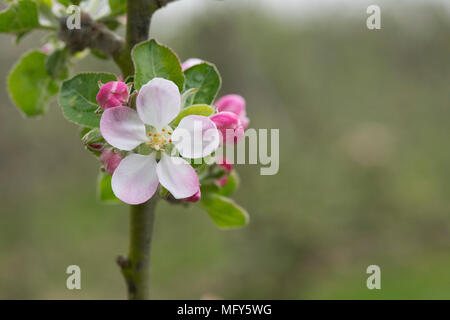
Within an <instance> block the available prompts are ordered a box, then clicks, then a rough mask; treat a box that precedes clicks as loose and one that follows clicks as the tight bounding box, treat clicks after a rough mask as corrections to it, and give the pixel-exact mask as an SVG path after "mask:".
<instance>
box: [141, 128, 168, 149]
mask: <svg viewBox="0 0 450 320" xmlns="http://www.w3.org/2000/svg"><path fill="white" fill-rule="evenodd" d="M171 135H172V131H169V130H166V129H164V128H162V129H161V132H149V133H148V136H149V138H150V140H149V141H148V142H147V143H146V144H147V145H148V146H150V147H152V148H154V149H155V150H156V151H165V150H164V149H163V147H164V146H165V145H167V144H168V143H172V139H171V138H170V136H171Z"/></svg>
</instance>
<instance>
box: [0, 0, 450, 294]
mask: <svg viewBox="0 0 450 320" xmlns="http://www.w3.org/2000/svg"><path fill="white" fill-rule="evenodd" d="M311 2H312V1H311ZM372 3H373V2H366V1H314V4H311V3H308V1H301V0H297V1H288V0H284V1H279V0H277V1H275V0H274V1H256V0H255V1H228V0H225V1H213V0H198V1H194V0H181V1H179V2H176V3H173V4H171V5H170V6H168V7H167V8H165V9H163V10H161V11H160V12H158V13H157V14H156V15H155V17H154V19H153V22H152V31H151V34H152V36H153V37H156V38H158V39H159V40H160V41H161V42H163V43H165V44H167V45H169V46H170V47H172V48H173V49H174V50H175V51H176V52H177V53H178V55H179V56H180V57H181V58H182V59H187V58H189V57H200V58H204V59H206V60H209V61H212V62H214V63H216V64H217V66H218V68H219V70H220V72H221V74H222V77H223V87H222V91H221V94H227V93H239V94H241V95H243V96H244V97H245V98H246V99H247V104H248V105H247V108H248V114H249V116H250V118H251V126H252V127H254V128H279V129H280V140H281V141H280V171H279V173H278V174H277V175H274V176H260V174H259V166H255V165H253V166H252V165H241V166H239V167H238V172H239V173H240V175H241V180H242V181H241V187H240V189H239V191H238V193H236V194H235V196H234V198H235V199H236V200H237V201H238V203H240V204H241V205H242V206H244V207H245V208H246V209H247V210H248V211H249V213H250V215H251V222H250V224H249V225H248V227H246V228H244V229H240V230H233V231H222V230H219V229H218V228H216V227H215V225H214V224H213V223H212V221H211V220H210V218H209V217H208V215H207V214H206V213H205V212H204V211H202V209H201V208H200V207H198V206H195V205H194V206H191V207H190V208H189V209H184V208H181V207H178V206H171V205H169V204H167V203H160V204H159V206H158V210H157V211H158V212H157V217H156V225H155V232H154V239H153V251H152V297H153V298H155V299H200V298H204V297H219V298H225V299H325V298H326V299H328V298H331V299H334V298H336V299H349V298H352V299H381V298H384V299H394V298H395V299H413V298H414V299H443V298H447V299H448V298H450V245H449V244H450V219H449V218H450V217H449V215H450V196H449V195H450V149H449V146H448V141H449V137H450V126H449V122H450V105H449V101H450V90H449V84H450V63H449V57H450V40H449V39H450V13H449V12H450V11H449V6H448V3H446V2H445V1H425V0H424V1H393V0H392V1H378V4H379V5H380V6H381V9H382V29H381V30H377V31H369V30H368V29H367V28H366V22H365V21H366V18H367V17H368V15H367V14H366V12H365V11H366V8H367V5H368V4H372ZM43 36H44V34H41V33H34V34H33V35H32V36H28V37H26V38H25V39H24V40H23V41H22V42H21V43H20V44H19V45H14V43H13V40H12V38H11V37H10V36H7V35H0V47H1V53H0V150H1V153H0V181H1V184H0V203H1V205H0V218H1V222H0V298H2V299H121V298H124V297H125V284H124V281H123V279H122V277H121V275H120V272H119V269H118V267H117V266H116V265H115V263H114V260H115V257H116V256H117V255H119V254H124V253H126V252H127V246H128V209H127V206H125V205H116V206H111V205H109V206H108V205H103V204H101V203H99V202H97V200H96V195H95V184H96V176H97V172H98V168H99V165H98V163H97V161H96V160H95V158H94V157H92V156H91V155H90V154H89V153H88V152H87V151H85V150H84V149H83V147H82V145H81V143H80V141H79V136H78V130H77V127H76V126H75V125H73V124H71V123H69V122H67V121H66V120H65V119H64V118H63V116H62V112H61V110H60V109H59V107H58V106H57V104H56V102H54V103H52V105H51V106H50V110H49V112H48V114H46V115H45V116H43V117H42V118H40V119H38V120H36V119H24V118H23V117H22V116H21V114H20V113H19V112H18V111H17V110H16V109H15V107H14V106H13V104H12V103H11V102H10V99H9V97H8V94H7V92H6V88H5V87H6V81H5V79H6V76H7V73H8V70H9V69H10V68H11V66H12V65H13V63H14V62H15V61H16V60H17V58H18V56H19V55H21V54H22V53H23V52H24V51H26V50H28V49H29V48H33V47H39V45H40V41H41V38H42V37H43ZM91 70H98V71H113V72H117V73H118V70H117V68H116V67H115V66H114V65H113V64H112V63H108V62H104V61H101V60H98V59H96V58H94V57H89V58H86V59H84V60H83V61H81V62H80V63H78V64H77V65H76V67H75V70H74V74H75V73H76V72H81V71H91ZM23 94H26V92H24V93H23ZM71 264H76V265H79V266H80V267H81V270H82V289H81V290H74V291H69V290H67V289H66V286H65V282H66V277H67V275H66V273H65V271H66V268H67V266H68V265H71ZM371 264H376V265H379V266H380V267H381V273H382V279H381V286H382V289H381V290H368V289H367V288H366V278H367V277H368V275H367V274H366V268H367V266H369V265H371Z"/></svg>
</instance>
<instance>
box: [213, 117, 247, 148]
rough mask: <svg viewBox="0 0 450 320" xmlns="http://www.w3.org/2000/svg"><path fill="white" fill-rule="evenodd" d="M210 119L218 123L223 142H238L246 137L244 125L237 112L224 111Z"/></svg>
mask: <svg viewBox="0 0 450 320" xmlns="http://www.w3.org/2000/svg"><path fill="white" fill-rule="evenodd" d="M210 119H211V120H212V122H214V123H215V124H216V127H217V130H219V132H220V136H221V140H222V143H224V144H236V143H238V142H239V141H241V139H242V138H243V137H244V127H243V126H242V124H241V120H240V119H239V117H238V116H237V115H236V114H234V113H232V112H229V111H223V112H219V113H216V114H214V115H212V116H211V117H210Z"/></svg>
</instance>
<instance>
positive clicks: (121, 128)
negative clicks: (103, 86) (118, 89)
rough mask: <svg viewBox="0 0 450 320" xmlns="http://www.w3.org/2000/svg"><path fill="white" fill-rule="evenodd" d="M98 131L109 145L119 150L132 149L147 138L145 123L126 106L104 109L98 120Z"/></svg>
mask: <svg viewBox="0 0 450 320" xmlns="http://www.w3.org/2000/svg"><path fill="white" fill-rule="evenodd" d="M100 132H101V134H102V136H103V138H105V140H106V141H107V142H108V143H109V144H110V145H112V146H113V147H116V148H118V149H121V150H127V151H130V150H133V149H134V148H136V147H137V146H138V145H140V144H141V143H143V142H145V141H147V140H148V139H147V137H146V135H145V125H144V124H143V123H142V121H141V120H140V119H139V116H138V115H137V113H136V111H134V110H133V109H131V108H128V107H116V108H110V109H106V110H105V111H104V112H103V115H102V118H101V120H100Z"/></svg>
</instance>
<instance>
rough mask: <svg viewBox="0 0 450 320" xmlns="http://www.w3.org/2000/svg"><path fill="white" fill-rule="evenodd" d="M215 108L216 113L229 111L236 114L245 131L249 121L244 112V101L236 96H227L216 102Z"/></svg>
mask: <svg viewBox="0 0 450 320" xmlns="http://www.w3.org/2000/svg"><path fill="white" fill-rule="evenodd" d="M215 106H216V107H217V111H219V112H223V111H229V112H232V113H234V114H236V115H237V116H238V117H239V119H240V120H241V124H242V126H243V127H244V130H246V129H247V127H248V123H249V121H250V120H249V119H248V118H247V114H246V110H245V99H244V98H243V97H242V96H240V95H238V94H228V95H226V96H223V97H222V98H220V99H219V100H217V101H216V103H215Z"/></svg>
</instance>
